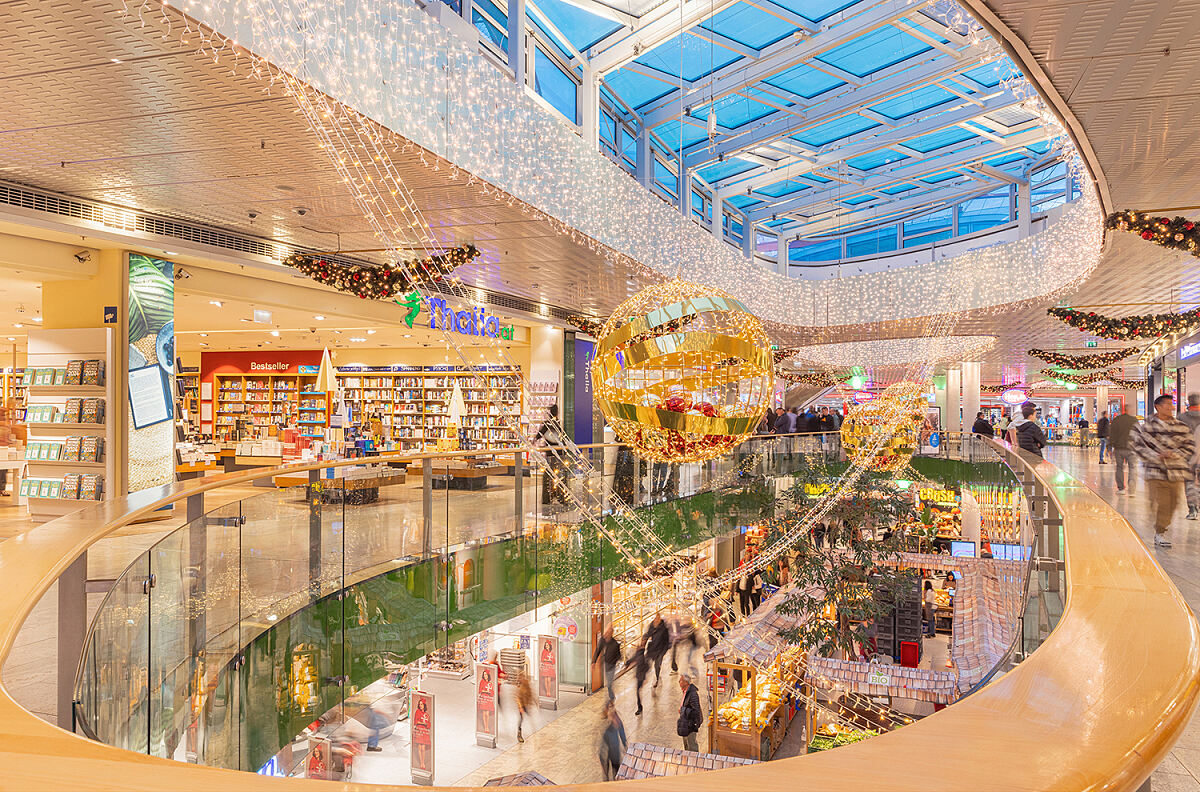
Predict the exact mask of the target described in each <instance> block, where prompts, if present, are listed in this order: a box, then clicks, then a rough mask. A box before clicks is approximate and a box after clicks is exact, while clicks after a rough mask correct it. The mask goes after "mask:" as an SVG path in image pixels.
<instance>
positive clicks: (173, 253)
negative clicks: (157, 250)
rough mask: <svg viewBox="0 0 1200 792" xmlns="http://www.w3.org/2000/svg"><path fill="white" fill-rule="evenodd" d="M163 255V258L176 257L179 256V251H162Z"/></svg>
mask: <svg viewBox="0 0 1200 792" xmlns="http://www.w3.org/2000/svg"><path fill="white" fill-rule="evenodd" d="M163 255H164V256H178V255H179V251H177V250H164V251H163Z"/></svg>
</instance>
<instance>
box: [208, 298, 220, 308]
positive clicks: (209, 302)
mask: <svg viewBox="0 0 1200 792" xmlns="http://www.w3.org/2000/svg"><path fill="white" fill-rule="evenodd" d="M208 304H209V305H215V306H217V307H218V308H220V307H221V306H222V305H223V304H224V303H222V302H221V301H220V300H209V301H208Z"/></svg>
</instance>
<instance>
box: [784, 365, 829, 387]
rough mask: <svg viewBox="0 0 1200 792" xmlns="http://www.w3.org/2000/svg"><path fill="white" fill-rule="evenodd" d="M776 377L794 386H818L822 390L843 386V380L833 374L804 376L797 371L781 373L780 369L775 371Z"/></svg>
mask: <svg viewBox="0 0 1200 792" xmlns="http://www.w3.org/2000/svg"><path fill="white" fill-rule="evenodd" d="M775 376H776V377H777V378H779V379H781V380H783V381H784V382H789V383H791V384H792V385H816V386H818V387H822V388H832V387H834V386H836V385H841V384H842V381H841V380H839V379H835V378H834V377H833V375H831V374H802V373H800V372H797V371H781V370H780V369H779V368H778V367H776V369H775Z"/></svg>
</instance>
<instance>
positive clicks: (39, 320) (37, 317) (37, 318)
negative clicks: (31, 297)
mask: <svg viewBox="0 0 1200 792" xmlns="http://www.w3.org/2000/svg"><path fill="white" fill-rule="evenodd" d="M32 318H33V321H35V322H37V323H38V324H41V323H42V317H40V316H34V317H32Z"/></svg>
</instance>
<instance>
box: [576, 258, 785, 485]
mask: <svg viewBox="0 0 1200 792" xmlns="http://www.w3.org/2000/svg"><path fill="white" fill-rule="evenodd" d="M772 368H773V366H772V358H771V346H770V342H769V340H768V338H767V334H766V331H765V330H764V329H763V325H762V322H761V321H760V320H759V319H758V317H756V316H754V315H753V314H752V313H750V312H749V311H748V310H747V309H746V306H744V305H742V303H740V302H738V301H737V300H735V299H734V298H733V297H731V296H729V295H728V294H726V293H725V292H722V291H720V290H718V289H713V288H710V287H708V286H702V285H700V284H696V283H689V282H687V281H683V280H679V279H675V280H672V281H669V282H667V283H661V284H657V285H655V286H651V287H649V288H647V289H644V290H642V291H641V292H639V293H638V294H636V295H634V296H633V297H631V298H630V299H628V300H626V301H625V302H624V303H622V304H621V305H620V306H619V307H618V308H617V310H616V311H615V312H614V313H613V315H612V316H611V317H610V318H609V320H608V321H607V322H605V323H604V327H603V328H601V330H600V335H599V336H598V341H597V344H596V356H595V358H594V359H593V361H592V388H593V390H594V391H595V394H596V403H597V405H598V406H599V408H600V411H601V412H602V413H603V414H604V417H605V418H607V419H608V422H609V424H610V425H611V426H612V427H613V431H615V432H616V434H617V436H618V437H620V439H621V440H622V442H625V443H627V444H629V445H630V446H631V447H632V448H633V450H634V452H635V453H637V454H638V455H639V456H642V457H644V458H646V459H650V460H653V461H656V462H676V463H677V462H697V461H700V460H704V459H713V458H715V457H718V456H722V455H724V454H726V453H728V452H729V451H731V450H732V449H733V448H735V447H736V446H737V445H738V444H739V443H741V442H742V441H743V440H745V439H746V438H747V437H748V436H750V434H751V433H752V432H753V431H754V428H755V427H756V426H757V425H758V423H759V422H760V421H761V420H762V419H763V416H764V415H766V411H767V408H768V407H769V406H770V403H771V396H772V391H773V388H774V379H773V377H772Z"/></svg>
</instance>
